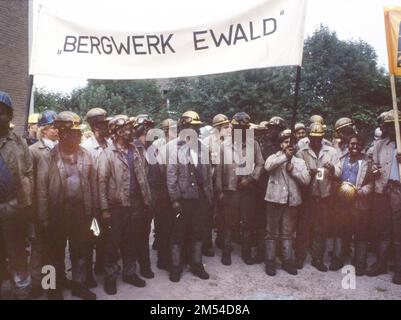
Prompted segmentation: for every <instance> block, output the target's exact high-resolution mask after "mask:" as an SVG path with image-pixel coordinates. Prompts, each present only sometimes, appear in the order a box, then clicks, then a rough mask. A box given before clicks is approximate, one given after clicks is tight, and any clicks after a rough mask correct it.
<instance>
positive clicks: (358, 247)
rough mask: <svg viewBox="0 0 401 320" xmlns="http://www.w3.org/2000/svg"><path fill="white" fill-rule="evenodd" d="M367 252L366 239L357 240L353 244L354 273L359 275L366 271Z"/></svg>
mask: <svg viewBox="0 0 401 320" xmlns="http://www.w3.org/2000/svg"><path fill="white" fill-rule="evenodd" d="M367 254H368V243H367V242H366V241H358V242H357V243H356V244H355V256H354V263H355V275H356V276H358V277H360V276H364V275H365V273H366V259H367Z"/></svg>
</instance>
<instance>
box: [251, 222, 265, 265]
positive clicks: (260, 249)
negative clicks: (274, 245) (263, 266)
mask: <svg viewBox="0 0 401 320" xmlns="http://www.w3.org/2000/svg"><path fill="white" fill-rule="evenodd" d="M265 233H266V232H265V230H264V229H263V230H257V231H256V237H257V239H256V241H257V249H256V250H257V251H256V256H255V259H254V260H255V263H258V264H259V263H263V262H264V261H265V251H266V249H265Z"/></svg>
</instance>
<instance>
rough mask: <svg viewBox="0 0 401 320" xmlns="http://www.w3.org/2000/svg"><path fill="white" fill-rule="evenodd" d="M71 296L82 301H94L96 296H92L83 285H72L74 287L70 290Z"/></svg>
mask: <svg viewBox="0 0 401 320" xmlns="http://www.w3.org/2000/svg"><path fill="white" fill-rule="evenodd" d="M71 294H72V295H73V296H74V297H79V298H81V299H82V300H96V294H94V293H93V292H92V291H90V290H89V289H88V288H87V287H85V286H84V285H81V284H78V283H74V286H73V288H72V289H71Z"/></svg>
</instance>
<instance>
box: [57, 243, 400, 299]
mask: <svg viewBox="0 0 401 320" xmlns="http://www.w3.org/2000/svg"><path fill="white" fill-rule="evenodd" d="M216 253H217V255H216V256H215V257H212V258H208V257H204V264H205V268H206V270H207V271H208V272H209V274H210V279H209V280H201V279H199V278H197V277H195V276H193V275H192V274H191V273H190V272H189V271H188V270H187V271H185V272H184V273H183V276H182V278H181V281H180V282H179V283H172V282H170V281H169V279H168V273H167V272H166V271H163V270H158V269H157V268H156V252H155V251H153V250H151V256H152V266H153V271H154V272H155V278H154V279H151V280H146V283H147V284H146V287H145V288H136V287H133V286H131V285H128V284H125V283H123V282H122V281H121V279H119V282H118V293H117V295H115V296H108V295H106V294H105V293H104V291H103V287H102V286H103V285H102V283H103V282H102V281H103V279H102V277H97V280H98V287H97V288H96V289H94V292H95V293H96V294H97V298H98V299H109V300H111V299H125V300H127V299H140V300H152V299H161V300H165V299H174V300H175V299H177V300H181V299H183V300H185V299H200V300H204V299H210V300H213V299H219V300H226V299H235V300H237V299H239V300H243V299H245V300H246V299H255V300H270V299H273V300H275V299H401V286H397V285H394V284H392V283H391V274H387V275H383V276H379V277H377V278H369V277H366V276H364V277H357V278H356V283H355V285H356V288H355V289H348V290H346V289H343V288H342V282H343V278H344V276H345V274H343V273H341V270H340V271H338V272H327V273H322V272H319V271H317V270H315V269H314V268H313V267H311V266H310V264H309V263H307V264H306V266H305V267H304V269H303V270H301V271H300V272H299V274H298V275H297V276H291V275H288V274H287V273H286V272H284V271H282V270H281V269H279V268H278V272H277V275H276V276H275V277H268V276H267V275H266V274H265V273H264V266H263V264H259V265H253V266H247V265H245V264H244V263H243V262H242V260H241V259H240V257H239V248H238V246H235V249H234V252H233V264H232V265H231V266H224V265H222V264H221V262H220V250H216ZM370 260H372V257H370ZM65 298H66V299H75V298H73V297H71V295H70V293H69V292H68V291H65Z"/></svg>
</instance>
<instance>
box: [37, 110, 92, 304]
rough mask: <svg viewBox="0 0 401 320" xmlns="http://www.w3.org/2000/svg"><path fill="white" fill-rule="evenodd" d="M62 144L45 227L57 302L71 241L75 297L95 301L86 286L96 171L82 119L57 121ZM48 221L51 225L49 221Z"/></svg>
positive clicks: (67, 116)
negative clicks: (83, 143) (85, 144)
mask: <svg viewBox="0 0 401 320" xmlns="http://www.w3.org/2000/svg"><path fill="white" fill-rule="evenodd" d="M54 126H55V127H56V128H57V129H58V133H59V143H58V144H57V145H56V146H55V147H54V148H53V149H52V150H51V151H50V162H49V170H48V174H47V176H46V177H45V185H46V186H47V187H48V189H47V192H46V194H45V195H44V196H43V204H44V205H47V206H48V215H47V217H45V218H44V224H47V223H48V224H49V234H50V239H51V241H52V242H51V243H52V245H51V251H52V253H51V259H52V262H53V263H52V264H53V265H54V266H55V268H56V290H55V292H54V293H53V298H55V299H62V298H63V292H62V289H63V280H64V259H65V248H66V244H67V240H68V244H69V251H70V260H71V267H72V288H71V289H72V295H73V296H77V297H80V298H81V299H84V300H94V299H96V295H95V294H94V293H93V292H91V291H90V290H89V289H87V288H86V286H85V285H84V283H85V280H86V270H87V263H89V262H88V260H87V252H88V248H89V245H90V226H91V222H92V219H93V215H94V210H93V209H94V208H93V188H94V187H95V186H94V183H95V180H94V179H95V171H94V167H93V161H92V157H91V155H90V153H89V152H88V151H87V150H86V149H84V148H83V147H81V146H80V143H81V137H82V133H81V119H80V117H79V116H78V115H77V114H75V113H74V112H71V111H63V112H60V113H59V114H58V115H57V116H56V119H55V120H54ZM46 220H47V221H46Z"/></svg>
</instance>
